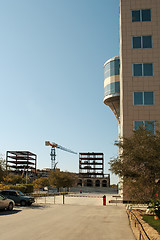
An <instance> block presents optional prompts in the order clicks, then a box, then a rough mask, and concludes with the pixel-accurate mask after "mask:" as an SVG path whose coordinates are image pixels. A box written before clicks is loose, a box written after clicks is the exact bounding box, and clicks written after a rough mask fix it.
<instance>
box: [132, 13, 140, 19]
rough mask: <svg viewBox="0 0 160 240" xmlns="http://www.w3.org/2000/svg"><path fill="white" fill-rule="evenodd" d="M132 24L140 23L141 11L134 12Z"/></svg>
mask: <svg viewBox="0 0 160 240" xmlns="http://www.w3.org/2000/svg"><path fill="white" fill-rule="evenodd" d="M132 22H140V10H135V11H132Z"/></svg>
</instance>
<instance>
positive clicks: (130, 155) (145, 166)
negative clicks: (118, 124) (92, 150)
mask: <svg viewBox="0 0 160 240" xmlns="http://www.w3.org/2000/svg"><path fill="white" fill-rule="evenodd" d="M115 145H116V146H118V147H119V152H120V154H119V156H118V157H117V158H114V159H111V161H110V162H109V164H110V170H111V171H112V173H114V174H116V175H117V174H118V175H119V176H120V177H123V179H124V186H125V189H124V190H125V192H127V194H128V197H129V199H130V200H138V201H149V200H150V199H151V198H155V196H156V193H159V191H160V186H159V185H160V184H159V183H160V181H159V180H160V132H159V131H157V132H156V134H155V135H153V134H150V133H149V132H148V130H146V129H145V128H143V127H140V128H139V129H138V130H136V131H133V135H132V136H131V137H128V138H123V139H121V140H120V141H119V142H115Z"/></svg>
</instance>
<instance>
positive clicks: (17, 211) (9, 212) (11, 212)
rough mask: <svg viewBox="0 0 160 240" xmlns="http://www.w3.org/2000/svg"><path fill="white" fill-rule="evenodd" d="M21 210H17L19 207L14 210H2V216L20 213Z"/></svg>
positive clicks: (0, 211)
mask: <svg viewBox="0 0 160 240" xmlns="http://www.w3.org/2000/svg"><path fill="white" fill-rule="evenodd" d="M21 211H22V210H17V209H15V210H12V211H6V210H0V216H4V215H5V216H6V215H13V214H16V213H19V212H21Z"/></svg>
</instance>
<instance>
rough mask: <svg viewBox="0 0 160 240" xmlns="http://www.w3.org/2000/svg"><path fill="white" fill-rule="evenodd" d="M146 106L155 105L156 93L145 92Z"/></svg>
mask: <svg viewBox="0 0 160 240" xmlns="http://www.w3.org/2000/svg"><path fill="white" fill-rule="evenodd" d="M144 104H145V105H153V104H154V93H153V92H144Z"/></svg>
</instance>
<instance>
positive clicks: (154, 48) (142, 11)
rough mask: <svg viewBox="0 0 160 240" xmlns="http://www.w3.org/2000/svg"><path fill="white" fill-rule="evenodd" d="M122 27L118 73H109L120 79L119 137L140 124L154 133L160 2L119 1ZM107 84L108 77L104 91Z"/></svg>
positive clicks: (158, 107)
mask: <svg viewBox="0 0 160 240" xmlns="http://www.w3.org/2000/svg"><path fill="white" fill-rule="evenodd" d="M119 24H120V54H119V55H120V57H119V58H120V65H119V73H117V72H116V70H115V71H114V72H113V71H112V70H111V71H110V75H111V76H110V78H112V79H114V80H115V82H116V81H117V79H118V77H119V79H120V87H119V88H120V91H119V96H120V97H119V100H117V103H116V104H117V106H118V101H119V106H120V114H119V121H118V122H119V136H120V137H129V136H130V135H131V134H132V131H133V129H136V128H137V127H138V126H139V125H141V124H143V125H145V127H146V128H148V129H149V130H151V131H154V132H155V130H156V129H157V127H158V124H159V123H160V0H120V23H119ZM105 67H106V66H105V65H104V69H105ZM114 74H115V75H119V76H117V77H116V76H112V75H114ZM107 77H108V75H107ZM107 83H108V80H106V78H105V80H104V88H106V85H107ZM108 88H109V87H108ZM110 89H111V88H110ZM111 92H112V94H113V89H112V90H111ZM112 94H111V95H110V102H112V99H113V102H114V97H113V98H112ZM114 94H118V93H117V91H115V93H114ZM114 94H113V95H114ZM108 97H109V94H108V91H105V95H104V103H105V104H106V105H108V106H110V105H109V104H111V103H109V102H107V101H106V100H105V99H107V98H108ZM112 110H113V109H112ZM116 117H117V116H116ZM124 198H125V196H124Z"/></svg>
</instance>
